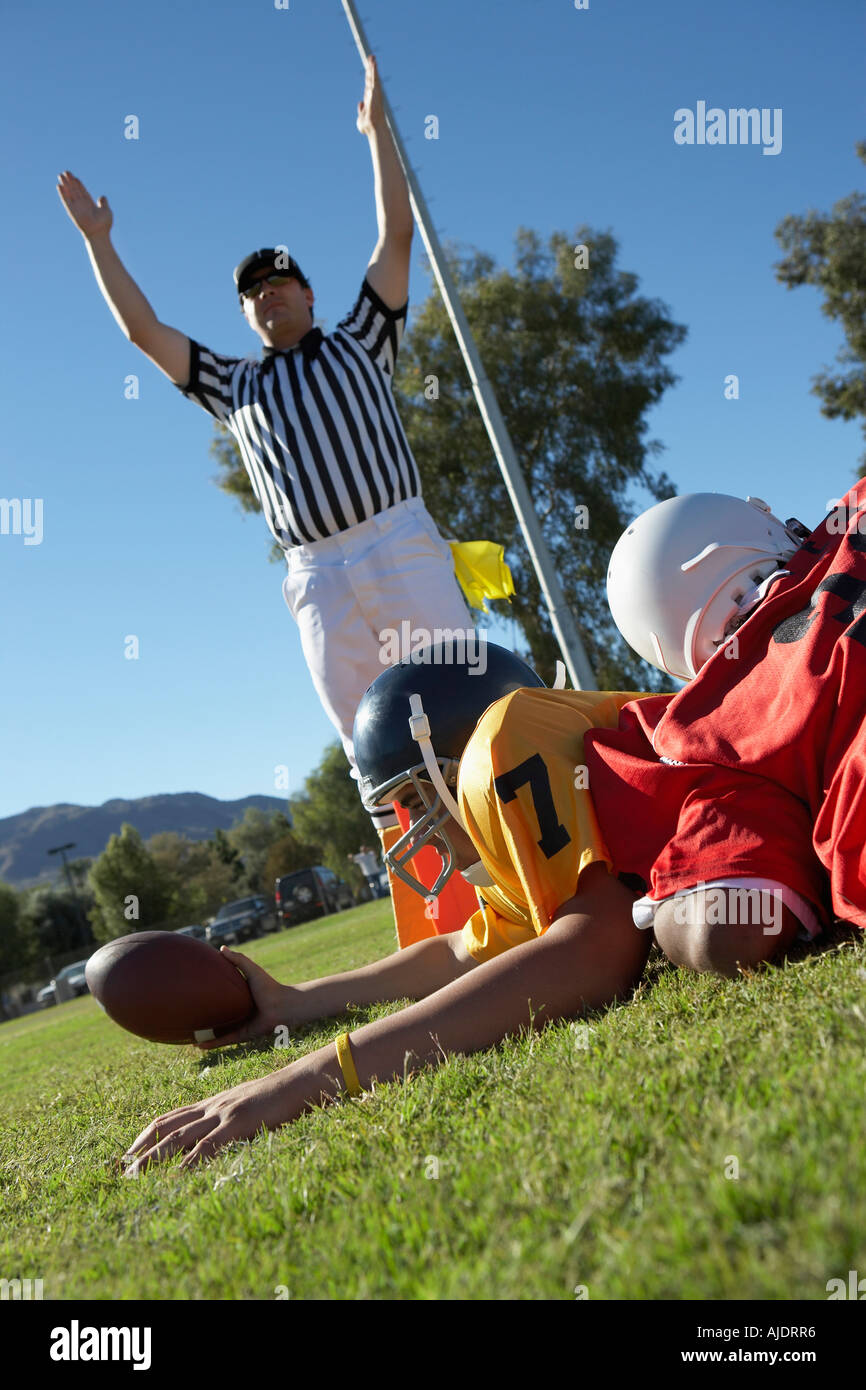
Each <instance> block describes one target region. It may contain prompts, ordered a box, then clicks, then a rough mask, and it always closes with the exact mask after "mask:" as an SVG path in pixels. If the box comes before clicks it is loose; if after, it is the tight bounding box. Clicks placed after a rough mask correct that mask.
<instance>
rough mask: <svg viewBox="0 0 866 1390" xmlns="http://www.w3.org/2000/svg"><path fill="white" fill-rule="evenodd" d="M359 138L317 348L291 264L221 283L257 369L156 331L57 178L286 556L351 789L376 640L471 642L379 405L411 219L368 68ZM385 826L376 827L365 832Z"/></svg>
mask: <svg viewBox="0 0 866 1390" xmlns="http://www.w3.org/2000/svg"><path fill="white" fill-rule="evenodd" d="M357 126H358V130H359V131H360V132H361V133H362V134H363V135H366V136H367V138H368V140H369V143H370V154H371V157H372V161H373V174H374V181H375V197H376V214H377V221H378V228H379V237H378V240H377V242H376V246H375V248H374V250H373V255H372V257H371V259H370V262H369V264H368V266H367V271H366V274H365V276H364V279H363V282H362V285H361V290H360V294H359V295H358V298H357V301H356V303H355V305H354V307H353V308H352V310H351V312H350V313H349V314H348V315H347V316H346V317H345V318H344V319H343V320H342V321H341V322H340V323H339V324H338V326H337V328H336V329H335V331H334V332H333V333H331V334H328V335H327V336H325V335H323V333H322V331H321V330H320V329H319V328H316V327H314V326H313V304H314V295H313V290H312V287H311V285H310V282H309V280H308V279H307V278H306V276H305V275H304V273H303V271H302V270H301V268H300V267H299V266H298V264H297V263H296V262H295V260H294V259H293V257H292V256H291V255H290V254H289V251H288V248H287V247H284V246H278V247H266V248H264V249H261V250H257V251H254V252H253V253H252V254H251V255H248V256H247V257H246V258H245V259H244V260H242V261H241V263H240V265H238V266H237V268H236V269H235V272H234V283H235V290H236V293H237V294H238V296H239V301H240V308H241V311H242V313H243V314H244V316H245V318H246V320H247V323H248V324H249V326H250V328H251V329H252V330H253V331H254V332H255V333H256V334H257V335H258V337H259V338H260V339H261V341H262V344H263V350H262V357H261V359H259V358H253V357H246V358H235V357H225V356H223V355H221V354H219V353H217V352H214V351H212V350H211V349H210V348H208V347H205V346H204V345H203V344H201V343H198V342H196V341H194V340H192V339H190V338H188V337H187V336H186V334H184V333H181V332H179V331H178V330H177V329H176V328H170V327H169V326H168V325H167V324H164V323H162V322H161V321H160V320H159V319H158V318H157V317H156V314H155V313H154V311H153V309H152V308H151V306H150V304H149V303H148V301H147V299H146V298H145V297H144V295H143V294H142V292H141V290H140V289H139V288H138V286H137V285H136V284H135V282H134V281H133V279H132V278H131V276H130V275H129V274H128V273H127V271H126V269H125V268H124V266H123V264H122V263H121V261H120V259H119V257H118V255H117V252H116V251H115V250H114V247H113V246H112V243H111V238H110V231H111V226H112V220H113V217H112V212H111V209H110V208H109V205H108V201H107V199H106V198H104V197H102V198H100V199H99V201H98V203H94V201H93V199H92V198H91V196H90V194H89V193H88V192H87V189H86V188H85V187H84V185H83V184H82V183H81V182H80V181H79V180H78V179H77V178H75V176H74V175H73V174H71V173H70V172H69V171H68V170H67V171H65V172H64V173H63V174H61V175H60V177H59V179H58V193H59V194H60V198H61V200H62V202H63V204H64V206H65V208H66V211H67V212H68V214H69V216H70V217H71V219H72V221H73V222H74V223H75V225H76V227H77V228H78V229H79V231H80V232H81V233H82V236H83V237H84V241H85V244H86V246H87V250H88V254H89V256H90V261H91V264H92V266H93V270H94V274H95V276H96V280H97V284H98V285H99V288H100V290H101V291H102V294H103V295H104V297H105V299H106V302H107V303H108V306H109V308H110V309H111V311H112V313H113V315H114V317H115V319H116V320H117V322H118V324H119V325H120V327H121V328H122V330H123V332H124V333H125V335H126V337H127V338H128V339H129V340H130V341H131V342H133V343H134V344H135V345H136V347H138V348H140V349H141V351H142V352H143V353H145V355H146V356H147V357H149V358H150V359H151V361H152V362H154V363H155V364H156V365H157V366H158V367H159V368H160V369H161V371H163V372H164V373H165V375H166V376H167V377H168V378H169V379H170V380H171V381H172V382H174V384H175V385H176V386H177V387H179V389H180V390H181V391H182V392H183V394H184V395H185V396H186V398H187V399H188V400H191V401H195V402H196V403H197V404H198V405H200V406H201V407H202V408H203V409H204V410H206V411H207V412H208V413H209V414H211V415H213V416H214V417H215V419H217V420H219V421H220V423H221V424H223V425H225V426H227V427H228V429H230V430H231V432H232V434H233V435H234V437H235V439H236V440H237V442H238V445H239V448H240V452H241V456H242V458H243V462H244V466H245V467H246V470H247V473H248V474H249V478H250V482H251V484H252V487H253V491H254V492H255V495H256V497H257V498H258V501H259V502H260V504H261V506H262V510H263V512H264V515H265V519H266V521H267V524H268V526H269V527H270V530H271V532H272V533H273V535H274V537H275V538H276V540H277V541H278V542H279V544H280V545H281V546H282V547H283V549H284V550H285V552H286V560H287V570H288V572H287V575H286V578H285V580H284V581H283V594H284V597H285V601H286V603H287V604H288V607H289V609H290V611H291V613H292V615H293V617H294V618H295V620H296V622H297V623H298V627H299V629H300V634H301V642H302V645H303V651H304V656H305V658H306V661H307V664H308V666H309V669H310V674H311V676H312V679H313V683H314V685H315V687H316V690H317V692H318V695H319V698H320V700H321V702H322V705H323V707H324V709H325V712H326V714H327V715H328V717H329V718H330V719H331V721H332V722H333V724H334V725H335V727H336V729H337V730H338V732H339V734H340V737H341V739H342V742H343V747H344V748H345V750H346V753H347V755H348V757H349V760H350V762H351V763H352V768H353V773H354V758H353V753H352V741H351V740H352V723H353V720H354V715H355V709H356V707H357V704H358V701H359V700H360V698H361V696H362V694H363V693H364V691H365V690H366V688H367V686H368V685H370V684H371V683H372V681H373V680H375V678H376V677H377V676H378V675H379V674H380V673H381V671H382V666H383V651H384V643H385V641H386V639H385V638H383V637H380V634H381V633H382V632H383V630H384V629H393V630H396V632H398V633H402V632H403V631H405V629H404V628H403V627H402V626H401V624H402V623H403V622H404V621H406V620H408V622H409V623H410V624H411V629H418V628H420V629H422V632H425V631H426V632H428V633H430V634H431V636H430V637H429V638H428V639H427V640H432V633H433V631H434V630H435V629H436V628H450V629H452V630H454V629H456V630H458V631H461V630H462V631H465V632H467V633H468V632H469V631H470V630H471V628H472V620H471V618H470V615H469V612H468V609H467V608H466V605H465V603H464V601H463V597H462V594H461V592H460V589H459V587H458V585H457V582H456V580H455V577H454V566H453V561H452V556H451V551H450V547H449V546H448V545H447V543H446V542H445V541H444V540H443V539H442V537H441V535H440V534H439V532H438V530H437V528H436V525H435V523H434V522H433V519H432V518H431V516H430V514H429V513H428V512H427V510H426V508H425V506H424V504H423V502H422V500H421V488H420V481H419V477H418V469H417V466H416V464H415V460H414V459H413V457H412V454H411V451H410V449H409V445H408V441H407V440H406V436H405V434H404V432H403V428H402V426H401V424H400V420H399V418H398V416H397V412H396V409H395V406H394V400H393V396H392V378H393V372H394V361H395V358H396V355H397V350H398V348H399V345H400V339H401V337H402V333H403V329H404V326H405V323H406V310H407V293H408V287H409V259H410V250H411V243H412V232H413V220H412V211H411V206H410V203H409V194H408V189H407V187H406V180H405V176H404V174H403V170H402V168H401V166H400V162H399V159H398V157H397V152H396V149H395V147H394V142H393V139H392V136H391V133H390V130H389V129H388V125H387V122H386V120H385V116H384V109H383V104H382V97H381V88H380V86H379V79H378V74H377V69H376V60H375V58H372V57H371V58H370V59H369V60H368V63H367V71H366V82H365V90H364V97H363V100H362V101H360V102H359V103H358V116H357ZM423 640H424V639H423V637H421V636H419V637H418V638H416V639H415V645H421V643H422V641H423ZM392 650H393V648H392ZM402 654H403V655H408V653H402ZM393 822H394V817H393V815H392V814H391V813H390V812H386V813H385V814H384V815H383V816H382V817H381V819H380V820H379V821H378V822H377V829H378V830H380V831H382V830H383V829H384V827H385V826H386V825H388V824H393Z"/></svg>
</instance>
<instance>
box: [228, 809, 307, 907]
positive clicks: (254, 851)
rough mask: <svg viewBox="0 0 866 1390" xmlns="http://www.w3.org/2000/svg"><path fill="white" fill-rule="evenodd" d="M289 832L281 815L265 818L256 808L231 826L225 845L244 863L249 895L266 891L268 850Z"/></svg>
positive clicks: (248, 811) (275, 813)
mask: <svg viewBox="0 0 866 1390" xmlns="http://www.w3.org/2000/svg"><path fill="white" fill-rule="evenodd" d="M291 830H292V826H291V822H290V821H289V820H288V819H287V817H286V816H284V815H283V814H282V812H281V811H274V813H273V814H272V815H270V816H268V815H266V814H265V812H264V811H261V810H259V808H258V807H257V806H248V807H247V808H246V810H245V812H244V815H243V820H240V821H238V822H237V823H236V824H235V825H233V826H232V828H231V830H230V831H229V832H228V837H227V838H228V842H229V844H230V845H231V847H232V848H233V849H235V850H237V851H238V853H239V854H240V856H241V858H242V860H243V865H244V879H245V881H246V886H247V889H248V890H249V892H251V893H263V892H268V891H269V887H268V884H267V882H266V880H265V864H266V862H267V858H268V854H269V852H270V849H271V846H272V845H273V844H275V842H276V841H277V840H280V839H282V838H283V836H285V835H288V834H290V833H291Z"/></svg>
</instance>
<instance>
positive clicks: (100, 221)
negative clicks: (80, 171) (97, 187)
mask: <svg viewBox="0 0 866 1390" xmlns="http://www.w3.org/2000/svg"><path fill="white" fill-rule="evenodd" d="M57 192H58V193H59V194H60V201H61V202H62V204H63V206H64V207H65V208H66V211H67V212H68V213H69V216H70V217H71V218H72V221H73V222H74V223H75V225H76V227H77V228H78V230H79V232H80V233H81V235H82V236H84V237H87V238H88V239H90V238H91V237H94V236H107V234H108V233H109V232H110V231H111V224H112V222H113V221H114V214H113V213H112V211H111V208H110V207H109V206H108V199H107V198H105V197H102V198H100V200H99V202H98V203H94V201H93V199H92V198H91V196H90V194H89V193H88V191H87V189H86V188H85V187H84V184H83V183H82V182H81V180H80V179H77V178H76V177H75V175H74V174H71V173H70V172H69V170H68V169H64V171H63V173H62V174H60V175H59V176H58V179H57Z"/></svg>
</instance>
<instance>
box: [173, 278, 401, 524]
mask: <svg viewBox="0 0 866 1390" xmlns="http://www.w3.org/2000/svg"><path fill="white" fill-rule="evenodd" d="M406 309H407V305H405V304H404V305H403V308H402V309H389V308H388V307H387V305H386V304H384V303H383V301H382V300H381V299H380V298H379V296H378V294H377V293H376V291H375V290H374V289H373V287H372V285H371V284H370V282H369V281H368V280H367V278H366V276H365V278H364V282H363V284H362V286H361V293H360V294H359V296H358V299H357V302H356V304H355V307H354V308H353V310H352V312H351V313H350V314H349V315H348V316H347V317H346V318H344V319H343V320H342V321H341V322H340V323H339V324H338V325H337V327H336V329H335V330H334V332H333V333H329V334H328V335H327V336H325V335H324V334H323V333H322V330H321V329H320V328H311V329H310V331H309V332H308V333H306V334H305V335H304V337H303V338H301V340H300V342H299V343H298V344H297V345H296V346H295V347H293V348H288V349H285V350H280V349H277V348H270V347H265V349H264V357H263V359H262V360H259V359H257V358H253V357H242V358H238V357H222V356H220V354H219V353H216V352H211V351H210V349H209V348H206V347H202V345H201V344H200V343H197V342H194V341H193V342H191V356H190V379H189V384H188V385H187V386H186V387H178V389H179V390H180V391H181V392H182V393H183V395H185V396H186V397H187V398H188V399H189V400H191V401H197V402H198V404H199V405H200V406H202V408H203V409H204V410H206V411H207V412H208V413H209V414H210V415H213V416H214V417H215V418H216V419H217V420H219V421H220V423H221V424H223V425H226V426H227V427H228V429H230V430H231V432H232V434H233V435H234V437H235V439H236V440H237V442H238V445H239V447H240V451H241V457H242V458H243V461H244V466H245V468H246V470H247V473H248V474H249V478H250V482H251V483H252V487H253V491H254V493H255V495H256V497H257V498H258V500H259V502H260V503H261V507H262V510H263V512H264V514H265V519H266V520H267V523H268V526H269V527H270V529H271V531H272V533H273V535H274V536H275V537H276V539H277V541H278V542H279V543H280V545H281V546H283V547H284V549H287V550H288V549H290V548H291V547H292V546H295V545H302V544H304V543H305V542H307V541H318V540H324V538H325V537H326V536H333V535H334V534H335V533H336V532H338V531H346V530H348V529H349V527H350V526H356V525H358V523H359V522H362V521H366V520H368V518H369V517H371V516H375V514H376V513H377V512H381V511H384V510H385V509H386V508H387V507H393V506H394V505H395V504H396V503H397V502H401V501H404V500H405V499H406V498H409V497H419V496H420V495H421V482H420V479H419V476H418V468H417V465H416V463H415V460H414V459H413V457H412V453H411V450H410V448H409V443H408V440H407V439H406V436H405V434H404V433H403V426H402V425H401V424H400V421H399V419H398V416H397V410H396V407H395V405H394V398H393V395H392V390H391V387H392V378H393V373H394V362H395V359H396V356H397V349H398V348H399V346H400V340H401V338H402V336H403V329H404V327H405V324H406Z"/></svg>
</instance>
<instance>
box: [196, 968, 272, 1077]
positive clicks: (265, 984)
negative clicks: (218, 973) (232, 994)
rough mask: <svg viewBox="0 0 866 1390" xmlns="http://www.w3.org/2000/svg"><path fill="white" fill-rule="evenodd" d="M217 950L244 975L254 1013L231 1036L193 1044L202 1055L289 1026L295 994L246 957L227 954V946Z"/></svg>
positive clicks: (222, 1036)
mask: <svg viewBox="0 0 866 1390" xmlns="http://www.w3.org/2000/svg"><path fill="white" fill-rule="evenodd" d="M220 950H221V951H222V954H223V955H224V956H225V957H226V958H227V959H228V960H230V961H231V963H232V965H236V966H237V967H238V969H239V970H242V971H243V973H244V975H245V976H246V979H247V984H248V985H249V987H250V993H251V994H252V996H253V1002H254V1004H255V1006H256V1011H255V1013H254V1014H253V1015H252V1016H251V1017H250V1018H248V1019H247V1021H246V1023H242V1024H241V1026H240V1027H239V1028H235V1029H233V1031H232V1032H231V1033H222V1034H221V1035H220V1036H219V1037H218V1038H213V1039H212V1041H210V1042H204V1043H197V1044H196V1045H197V1046H198V1047H199V1048H201V1050H202V1052H210V1051H211V1050H212V1049H213V1048H215V1047H229V1046H231V1044H232V1043H239V1042H249V1040H250V1038H263V1037H265V1036H267V1035H268V1034H271V1035H272V1034H273V1032H274V1029H275V1028H277V1027H279V1026H280V1024H283V1025H285V1026H287V1027H290V1026H291V1023H292V1000H293V998H294V995H295V990H293V989H292V987H291V985H281V984H280V983H279V981H277V980H275V979H274V977H273V975H269V974H268V972H267V970H263V969H262V967H261V966H260V965H257V964H256V962H255V961H254V960H250V958H249V956H244V955H241V952H240V951H230V950H229V948H228V946H221V947H220Z"/></svg>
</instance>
